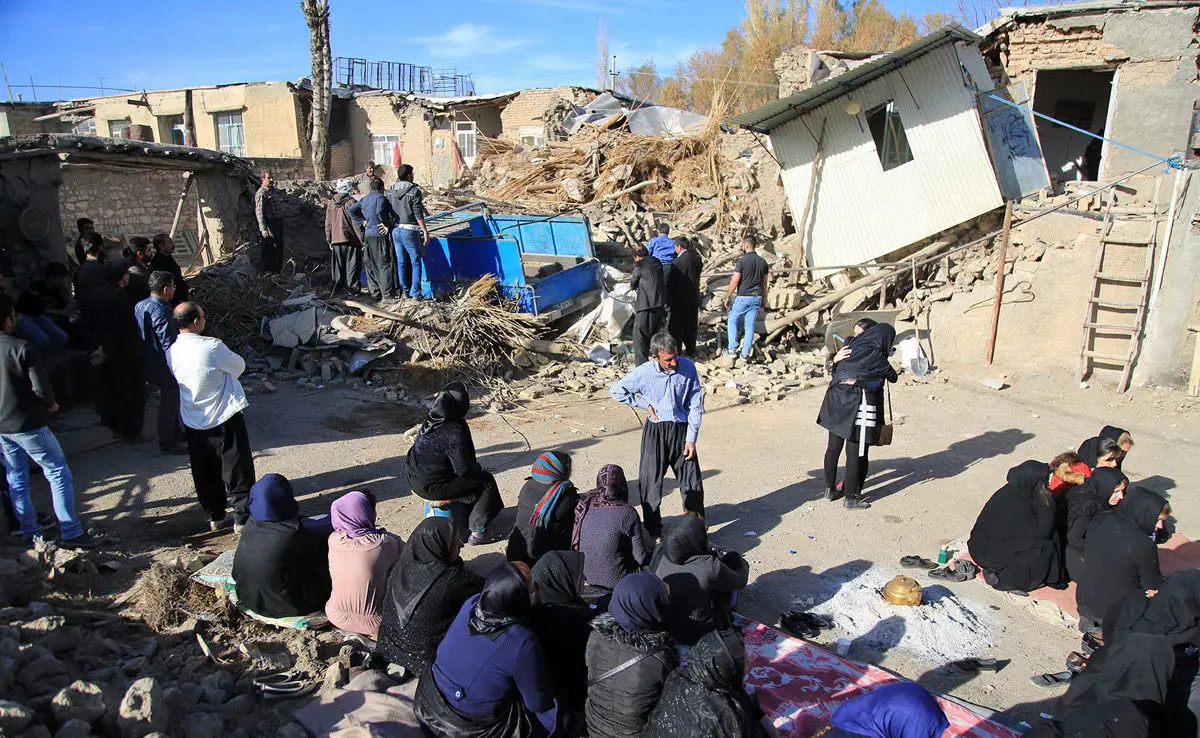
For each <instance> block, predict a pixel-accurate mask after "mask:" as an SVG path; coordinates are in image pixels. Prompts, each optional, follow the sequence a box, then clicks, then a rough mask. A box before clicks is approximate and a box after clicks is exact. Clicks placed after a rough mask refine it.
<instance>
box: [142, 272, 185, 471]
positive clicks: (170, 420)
mask: <svg viewBox="0 0 1200 738" xmlns="http://www.w3.org/2000/svg"><path fill="white" fill-rule="evenodd" d="M148 282H149V285H150V296H149V297H147V298H146V299H145V300H142V301H141V302H139V303H138V304H137V305H136V306H134V308H133V317H134V319H135V320H136V321H137V326H138V339H139V343H140V344H141V354H142V368H143V369H144V370H145V372H146V379H148V380H149V381H150V383H151V384H153V385H154V386H156V387H158V392H159V399H158V447H159V449H161V450H162V452H163V453H164V454H182V453H186V452H187V446H186V444H185V442H184V435H183V423H182V422H180V420H179V383H178V382H176V381H175V376H174V375H173V374H171V369H170V367H169V366H167V349H169V348H171V344H173V343H175V339H176V338H178V337H179V328H177V327H176V326H175V320H174V318H173V317H172V315H171V311H172V307H171V301H172V300H174V299H175V275H173V274H171V273H170V272H153V273H151V274H150V279H149V280H148Z"/></svg>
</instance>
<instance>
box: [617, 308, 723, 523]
mask: <svg viewBox="0 0 1200 738" xmlns="http://www.w3.org/2000/svg"><path fill="white" fill-rule="evenodd" d="M609 395H610V396H611V397H612V398H613V399H614V400H616V401H617V402H623V403H625V404H626V405H629V406H631V407H635V408H641V409H642V410H645V411H646V413H647V414H648V416H649V417H648V418H647V419H646V423H645V424H644V425H643V426H642V451H641V461H640V463H639V466H638V494H637V496H638V497H640V500H635V499H632V498H631V499H630V502H631V503H633V504H637V503H638V502H640V503H641V505H642V524H643V525H645V527H646V530H648V531H650V533H651V534H652V535H654V536H655V537H659V536H661V535H662V515H661V514H660V513H659V506H660V505H661V504H662V487H663V477H664V476H665V475H666V473H667V468H668V467H669V468H670V469H671V470H672V471H674V472H675V481H676V482H678V483H679V491H680V494H682V495H683V509H684V510H687V511H688V512H695V513H699V514H700V515H703V514H704V485H703V483H702V482H701V480H700V460H699V458H698V457H697V456H696V438H697V437H698V436H699V435H700V423H701V421H702V420H703V419H704V388H703V387H702V386H701V384H700V377H699V375H697V374H696V365H695V364H694V363H692V360H691V359H686V358H684V357H682V356H679V344H678V342H676V340H675V339H674V338H673V337H672V336H671V334H670V333H667V332H666V331H662V332H660V333H657V334H655V336H654V338H653V339H651V341H650V360H649V361H647V362H646V363H644V364H642V365H641V366H639V367H638V368H636V369H634V370H633V371H632V372H630V373H629V374H628V375H627V376H626V377H625V378H624V379H622V380H620V381H619V382H617V383H616V384H614V385H613V386H612V389H610V390H609Z"/></svg>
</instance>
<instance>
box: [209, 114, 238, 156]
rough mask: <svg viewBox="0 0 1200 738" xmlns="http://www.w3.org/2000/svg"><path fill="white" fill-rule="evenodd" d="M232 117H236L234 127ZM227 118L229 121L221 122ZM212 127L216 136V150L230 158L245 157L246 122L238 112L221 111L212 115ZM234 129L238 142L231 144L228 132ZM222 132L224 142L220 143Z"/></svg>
mask: <svg viewBox="0 0 1200 738" xmlns="http://www.w3.org/2000/svg"><path fill="white" fill-rule="evenodd" d="M233 116H237V123H236V125H235V124H234V123H233ZM223 117H227V118H228V119H229V120H228V121H227V122H223V121H222V118H223ZM213 126H214V128H215V129H216V134H217V150H218V151H221V152H224V153H226V154H229V155H230V156H243V157H244V156H245V155H246V121H245V119H244V118H243V116H242V111H240V110H221V111H218V112H216V113H213ZM234 129H236V130H237V132H238V141H237V142H236V143H232V142H230V141H229V131H232V130H234ZM222 131H224V132H225V133H224V138H225V139H226V140H225V141H222V140H221V139H222Z"/></svg>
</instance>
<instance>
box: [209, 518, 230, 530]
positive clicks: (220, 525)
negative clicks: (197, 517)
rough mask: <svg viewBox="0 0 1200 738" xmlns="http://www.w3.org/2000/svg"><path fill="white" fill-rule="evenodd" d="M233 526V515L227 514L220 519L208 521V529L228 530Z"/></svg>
mask: <svg viewBox="0 0 1200 738" xmlns="http://www.w3.org/2000/svg"><path fill="white" fill-rule="evenodd" d="M232 527H233V515H229V514H226V515H225V517H223V518H221V519H220V520H210V521H208V529H209V530H211V531H218V530H226V529H227V528H232Z"/></svg>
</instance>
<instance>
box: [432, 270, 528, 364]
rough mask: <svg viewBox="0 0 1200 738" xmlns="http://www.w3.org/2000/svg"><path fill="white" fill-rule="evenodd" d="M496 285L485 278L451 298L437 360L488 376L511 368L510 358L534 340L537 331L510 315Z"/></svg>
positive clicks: (521, 318) (510, 307) (510, 309)
mask: <svg viewBox="0 0 1200 738" xmlns="http://www.w3.org/2000/svg"><path fill="white" fill-rule="evenodd" d="M498 284H499V280H498V279H497V278H496V275H494V274H488V275H486V276H484V277H481V278H480V279H479V280H477V281H476V282H475V283H474V284H472V285H471V286H470V287H467V288H466V289H465V290H463V291H462V292H460V293H459V294H458V295H457V296H456V297H455V298H454V300H453V301H452V302H451V303H450V310H449V315H448V316H447V325H448V326H449V327H448V329H447V330H446V332H445V334H444V335H443V336H442V339H441V342H440V346H439V351H438V352H437V354H436V356H437V358H439V359H441V360H442V361H443V362H446V363H447V364H450V365H454V366H457V367H458V368H461V369H463V370H464V371H467V372H470V373H473V374H482V375H488V376H493V375H495V374H496V373H497V372H500V371H503V370H504V369H508V368H511V367H512V366H513V354H514V353H516V352H517V351H518V350H523V348H524V346H525V345H526V344H528V343H529V341H532V340H533V339H534V338H535V337H536V336H537V332H538V328H537V326H536V325H535V324H534V323H533V322H531V321H530V320H529V319H528V318H526V317H524V316H522V315H520V314H518V313H516V312H514V308H515V307H516V306H515V305H514V304H513V303H511V302H509V301H508V300H505V299H503V298H502V297H501V296H500V294H499V293H498V291H497V289H496V288H497V285H498Z"/></svg>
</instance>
